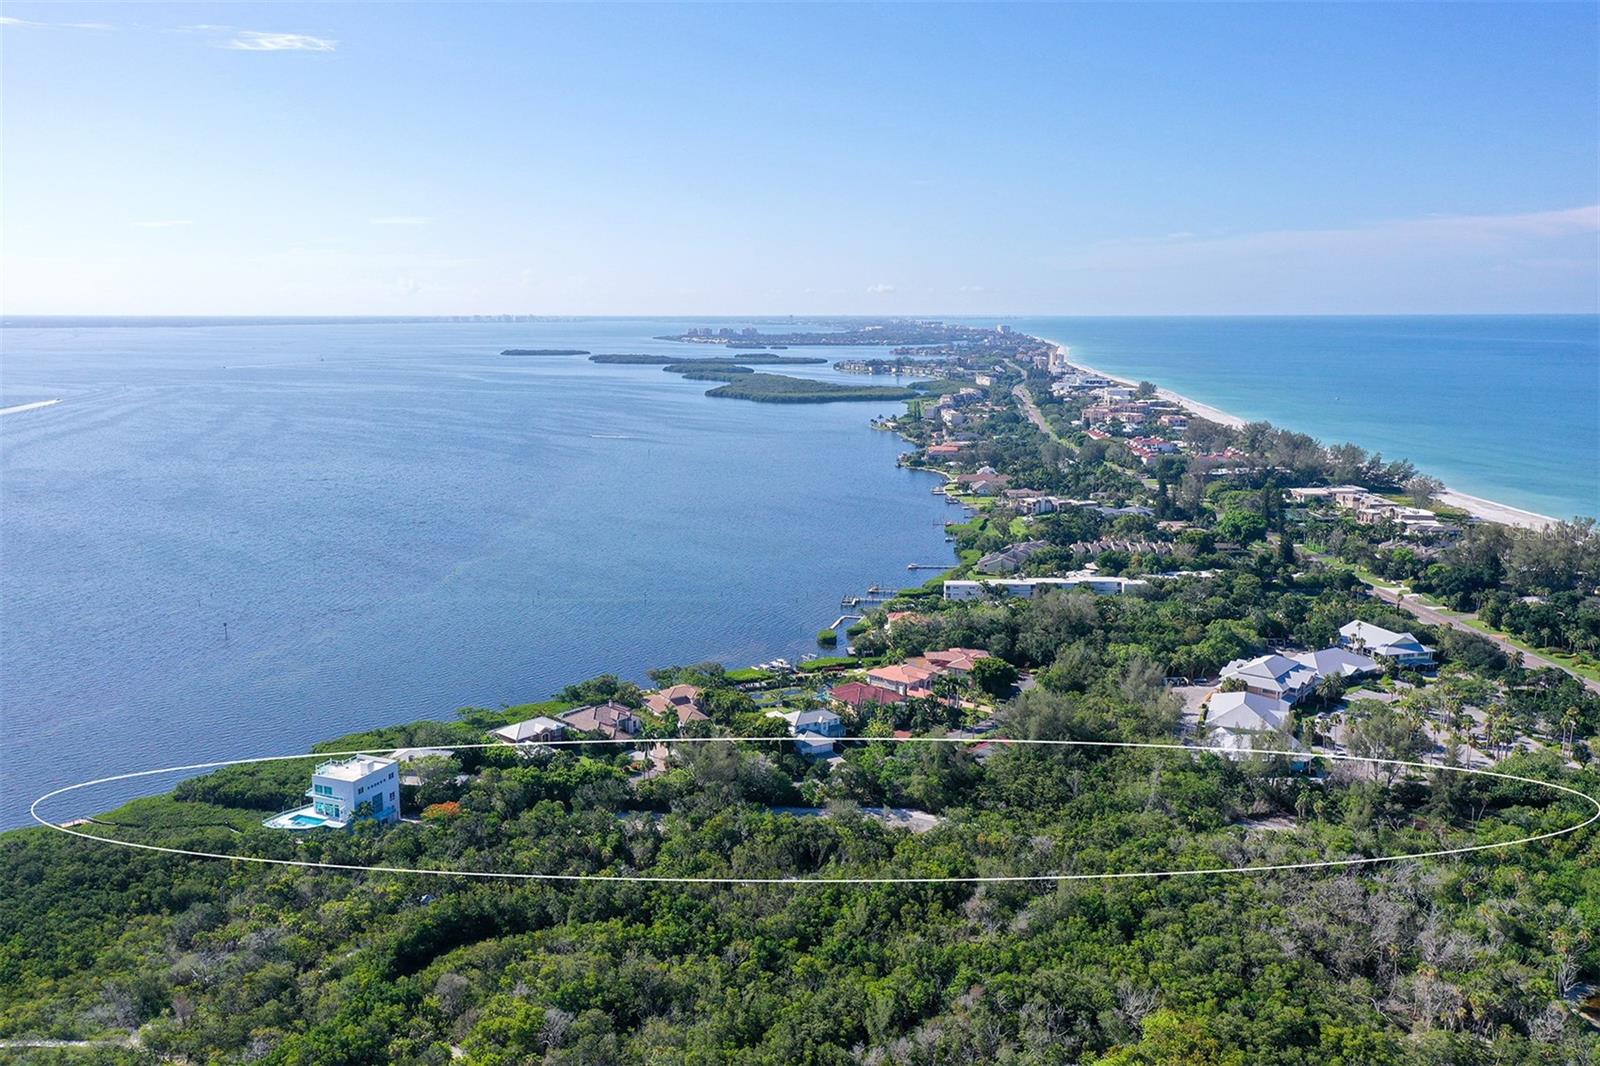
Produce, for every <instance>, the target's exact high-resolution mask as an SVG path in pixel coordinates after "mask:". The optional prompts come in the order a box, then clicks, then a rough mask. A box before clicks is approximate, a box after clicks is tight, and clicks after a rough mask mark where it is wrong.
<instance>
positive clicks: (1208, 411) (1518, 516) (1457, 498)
mask: <svg viewBox="0 0 1600 1066" xmlns="http://www.w3.org/2000/svg"><path fill="white" fill-rule="evenodd" d="M1046 339H1047V340H1048V338H1046ZM1050 343H1051V344H1054V345H1055V346H1056V347H1057V348H1059V349H1060V350H1061V351H1062V352H1063V353H1065V354H1066V356H1067V359H1068V361H1069V362H1070V363H1071V365H1072V366H1074V367H1076V368H1077V369H1079V370H1082V371H1084V372H1085V373H1088V374H1097V375H1099V376H1100V377H1103V378H1105V379H1107V380H1108V381H1115V382H1117V383H1118V384H1121V385H1128V386H1136V385H1138V384H1139V383H1138V382H1137V381H1135V380H1133V379H1131V378H1127V377H1124V376H1122V375H1120V374H1112V373H1110V372H1108V371H1105V370H1101V369H1099V368H1097V367H1092V366H1089V365H1088V364H1087V363H1083V362H1081V361H1079V360H1077V359H1073V358H1072V349H1071V348H1069V347H1068V346H1067V345H1065V344H1062V343H1060V342H1059V341H1054V340H1051V341H1050ZM1156 395H1157V396H1159V397H1161V398H1162V399H1163V400H1170V401H1172V402H1173V403H1176V404H1178V405H1179V406H1181V407H1183V408H1184V409H1185V410H1187V411H1189V412H1190V413H1192V414H1195V415H1198V416H1199V417H1201V418H1204V419H1206V420H1208V421H1211V422H1216V423H1218V424H1219V425H1224V426H1232V427H1233V428H1235V429H1237V428H1239V427H1240V426H1242V425H1244V424H1245V420H1244V419H1242V418H1240V417H1239V416H1238V415H1232V414H1229V413H1228V412H1226V411H1224V410H1222V409H1221V408H1218V407H1213V406H1211V405H1210V404H1208V403H1201V402H1200V401H1199V400H1195V399H1191V398H1190V397H1188V396H1184V395H1183V394H1182V393H1177V392H1173V391H1172V390H1171V389H1163V388H1161V387H1160V386H1159V385H1158V386H1157V387H1156ZM1439 502H1440V503H1442V504H1444V505H1445V506H1447V507H1457V508H1460V509H1461V510H1463V511H1465V512H1467V513H1468V514H1470V515H1472V516H1473V517H1474V518H1481V519H1482V520H1483V521H1485V522H1498V523H1500V524H1501V525H1505V526H1519V527H1521V528H1523V529H1545V528H1547V527H1549V526H1553V525H1555V524H1556V521H1557V520H1556V519H1554V518H1552V517H1550V516H1549V515H1544V514H1539V513H1537V512H1535V511H1525V510H1523V509H1522V508H1520V507H1512V506H1511V505H1510V504H1505V503H1497V502H1496V501H1494V500H1486V499H1484V498H1483V497H1482V496H1473V495H1470V494H1468V493H1465V492H1457V491H1456V490H1454V489H1451V488H1446V489H1445V491H1443V492H1441V493H1440V494H1439Z"/></svg>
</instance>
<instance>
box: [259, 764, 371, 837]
mask: <svg viewBox="0 0 1600 1066" xmlns="http://www.w3.org/2000/svg"><path fill="white" fill-rule="evenodd" d="M395 767H396V763H395V761H394V760H393V759H385V758H383V757H381V756H377V755H354V756H351V757H350V758H348V759H332V760H329V761H328V762H325V763H322V764H321V765H319V766H318V767H317V768H316V770H314V771H313V772H312V774H311V787H310V788H308V789H306V796H307V798H309V799H310V800H311V802H310V803H309V804H307V805H306V806H304V807H298V808H296V809H294V810H289V811H284V812H283V813H282V814H275V815H273V816H272V817H271V818H268V819H267V820H266V821H265V822H263V823H262V824H263V825H265V826H266V827H267V828H268V829H321V828H328V829H343V828H344V827H345V826H347V825H349V824H351V823H352V822H354V821H356V820H357V818H358V817H369V818H371V819H373V820H375V821H378V822H383V823H388V822H394V821H398V820H399V818H400V780H399V773H398V771H397V770H396V769H395ZM363 808H365V810H363ZM358 811H360V812H361V813H359V814H358ZM367 812H370V813H367Z"/></svg>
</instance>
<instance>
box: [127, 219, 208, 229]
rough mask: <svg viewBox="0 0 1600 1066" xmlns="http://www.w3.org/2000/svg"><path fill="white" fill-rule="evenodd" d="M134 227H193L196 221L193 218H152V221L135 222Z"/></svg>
mask: <svg viewBox="0 0 1600 1066" xmlns="http://www.w3.org/2000/svg"><path fill="white" fill-rule="evenodd" d="M134 225H135V226H140V227H142V228H144V229H171V228H172V227H173V226H192V225H194V219H192V218H152V219H145V220H144V221H140V222H135V223H134Z"/></svg>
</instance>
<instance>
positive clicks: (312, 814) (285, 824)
mask: <svg viewBox="0 0 1600 1066" xmlns="http://www.w3.org/2000/svg"><path fill="white" fill-rule="evenodd" d="M261 824H262V825H264V826H266V827H267V828H268V829H321V828H324V827H332V828H339V827H342V826H343V825H344V823H343V822H342V821H339V820H338V819H336V818H329V817H328V816H327V815H325V814H318V813H317V812H316V811H315V810H314V809H313V808H311V807H301V808H299V809H297V810H292V811H284V812H283V813H282V814H275V815H273V816H272V817H271V818H268V819H267V820H266V821H264V822H262V823H261Z"/></svg>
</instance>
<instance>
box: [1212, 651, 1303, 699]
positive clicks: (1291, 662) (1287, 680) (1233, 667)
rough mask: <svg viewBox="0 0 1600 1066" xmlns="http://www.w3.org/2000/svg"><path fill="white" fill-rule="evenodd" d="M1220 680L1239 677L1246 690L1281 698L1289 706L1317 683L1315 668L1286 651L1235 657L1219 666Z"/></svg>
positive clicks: (1237, 679) (1233, 679)
mask: <svg viewBox="0 0 1600 1066" xmlns="http://www.w3.org/2000/svg"><path fill="white" fill-rule="evenodd" d="M1222 679H1223V680H1224V681H1239V682H1242V683H1243V684H1244V689H1245V691H1246V692H1252V693H1255V694H1256V695H1258V696H1267V697H1270V698H1272V699H1278V700H1282V701H1283V702H1285V703H1287V704H1290V705H1291V706H1292V705H1293V704H1295V703H1298V702H1299V701H1300V700H1302V699H1304V698H1305V697H1306V696H1307V695H1308V694H1310V692H1311V690H1312V689H1314V688H1315V687H1316V685H1317V681H1318V680H1320V678H1319V677H1318V675H1317V671H1316V670H1315V669H1313V668H1312V667H1309V666H1307V665H1306V664H1305V663H1302V662H1299V661H1298V660H1295V659H1291V658H1289V657H1288V656H1287V655H1259V656H1257V657H1256V658H1254V659H1235V660H1234V661H1233V662H1231V663H1229V664H1228V665H1227V666H1224V667H1223V668H1222Z"/></svg>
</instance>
